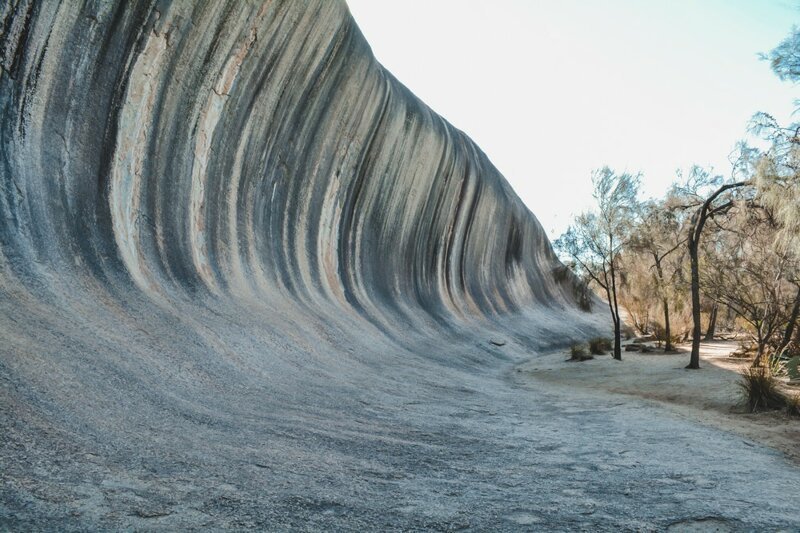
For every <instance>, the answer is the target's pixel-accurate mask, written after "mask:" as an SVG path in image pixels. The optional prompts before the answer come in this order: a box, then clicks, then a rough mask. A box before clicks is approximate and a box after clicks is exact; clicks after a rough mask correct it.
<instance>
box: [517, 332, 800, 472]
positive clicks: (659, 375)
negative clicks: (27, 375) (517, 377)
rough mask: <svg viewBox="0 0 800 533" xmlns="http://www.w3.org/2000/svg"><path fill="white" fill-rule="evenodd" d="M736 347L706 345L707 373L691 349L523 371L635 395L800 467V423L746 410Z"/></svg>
mask: <svg viewBox="0 0 800 533" xmlns="http://www.w3.org/2000/svg"><path fill="white" fill-rule="evenodd" d="M737 347H738V344H737V343H736V342H735V341H713V342H704V343H703V344H702V345H701V369H700V370H699V371H692V370H687V369H685V368H684V367H685V366H686V364H687V362H688V357H689V350H690V346H688V345H682V346H679V347H678V350H677V351H678V353H674V354H664V353H663V352H661V351H659V350H655V351H654V352H652V353H638V352H623V355H622V358H623V360H622V361H621V362H620V361H615V360H614V359H612V358H611V356H610V355H606V356H596V357H595V359H593V360H589V361H584V362H573V361H568V359H569V353H568V351H558V352H553V353H549V354H547V355H545V356H542V357H537V358H536V359H534V360H531V361H529V362H527V363H525V364H523V365H520V366H519V367H518V368H517V370H518V371H520V372H522V373H523V374H524V375H527V376H530V377H531V378H533V379H534V380H541V381H544V382H547V383H550V384H555V385H564V386H568V387H570V388H576V387H577V388H581V389H586V390H591V391H600V392H602V391H605V392H608V393H612V394H620V395H629V396H635V397H638V398H641V399H643V400H645V401H647V402H651V403H653V404H656V405H657V406H658V407H660V408H663V409H666V410H668V411H670V412H672V413H673V414H676V415H678V416H679V417H681V418H686V419H689V420H692V421H695V422H699V423H701V424H703V425H707V426H710V427H714V428H717V429H721V430H723V431H728V432H731V433H735V434H737V435H739V436H741V437H743V438H744V439H745V440H744V442H745V444H748V445H753V443H754V442H755V443H760V444H763V445H766V446H769V447H771V448H774V449H777V450H779V451H781V452H783V453H784V454H785V455H786V456H787V458H788V459H789V460H791V461H792V462H794V463H795V464H800V419H797V418H791V417H788V416H786V415H784V414H783V413H779V412H765V413H756V414H752V413H749V412H747V411H746V409H744V407H743V405H742V394H741V389H740V388H739V385H738V382H739V381H740V379H741V378H740V372H741V371H742V370H743V369H744V368H746V367H747V366H748V365H749V361H748V360H742V359H736V358H731V357H729V355H730V353H731V352H733V351H735V350H736V348H737ZM795 390H796V391H797V393H798V394H800V390H797V389H795Z"/></svg>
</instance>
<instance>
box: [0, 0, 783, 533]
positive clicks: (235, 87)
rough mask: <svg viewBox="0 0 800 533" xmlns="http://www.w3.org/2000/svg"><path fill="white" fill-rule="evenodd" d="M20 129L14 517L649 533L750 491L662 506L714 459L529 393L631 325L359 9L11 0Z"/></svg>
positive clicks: (6, 48) (629, 421) (5, 232)
mask: <svg viewBox="0 0 800 533" xmlns="http://www.w3.org/2000/svg"><path fill="white" fill-rule="evenodd" d="M410 38H411V37H410ZM0 115H1V120H0V140H1V141H2V142H0V434H2V437H1V438H0V464H2V465H3V467H2V468H1V469H0V480H2V484H0V487H1V488H0V527H2V528H6V527H7V528H11V529H19V530H25V529H61V530H85V529H141V528H146V529H149V528H163V529H168V530H176V529H189V528H200V527H204V528H214V529H218V528H226V527H229V528H234V529H245V528H260V529H265V528H266V529H273V530H285V529H292V528H304V529H312V530H314V529H325V530H330V529H349V530H354V529H372V530H381V529H454V528H462V527H464V528H474V529H477V530H481V529H495V530H497V529H500V530H502V529H514V530H516V529H519V528H520V527H521V526H528V527H533V528H539V527H542V524H553V525H558V524H564V525H565V527H567V528H569V527H572V526H575V527H594V528H595V529H597V528H603V527H607V528H609V529H619V528H623V529H624V528H640V527H643V525H644V526H648V527H650V526H652V527H666V526H667V525H668V524H669V523H671V522H670V516H671V512H672V511H674V510H675V509H678V508H682V509H683V508H686V507H687V506H688V507H692V506H693V507H692V509H691V510H692V511H693V512H694V514H693V515H697V516H705V515H708V514H709V513H710V511H709V509H708V507H709V506H713V505H714V502H715V501H717V500H715V499H714V497H713V496H714V495H715V494H717V495H719V494H725V495H726V496H728V495H730V494H734V493H736V490H734V488H733V487H732V485H734V484H735V481H736V480H735V479H734V478H733V477H726V476H725V475H722V474H720V476H721V479H720V480H718V484H717V485H715V486H714V487H710V488H708V489H704V488H702V487H701V488H699V489H698V490H708V491H711V492H713V494H711V495H710V496H709V498H707V499H706V500H705V502H706V503H704V501H702V500H698V502H696V503H693V504H687V502H685V501H684V500H683V499H680V498H677V497H676V496H675V492H676V491H675V490H672V489H669V490H668V489H663V490H662V492H661V493H659V494H657V495H655V494H654V495H651V494H648V493H647V492H646V491H644V490H643V489H642V487H644V486H646V485H647V484H648V480H650V479H661V478H663V477H664V476H665V471H664V470H665V469H668V470H669V471H670V472H673V471H680V472H683V471H684V470H686V472H685V474H687V475H688V474H690V473H691V472H692V471H693V470H696V465H692V464H691V461H690V462H688V463H687V462H680V463H679V462H676V460H675V458H674V457H672V455H670V454H667V453H666V452H664V451H660V450H661V449H660V448H659V449H655V448H653V446H652V442H653V441H652V440H649V439H648V438H643V439H639V440H638V441H635V442H628V441H629V440H630V439H628V438H627V436H626V435H627V434H626V433H624V432H622V430H620V429H619V428H620V427H622V426H623V425H625V427H629V428H632V429H629V431H632V432H636V431H646V428H647V427H649V420H647V419H645V418H641V417H639V418H637V416H639V415H637V413H638V411H631V412H632V413H633V414H631V413H627V414H626V411H625V409H623V408H617V407H612V406H611V404H610V403H609V402H607V401H606V400H602V401H596V400H586V401H581V400H575V399H570V398H566V397H565V396H564V395H563V394H561V393H559V392H558V391H556V390H549V389H547V390H545V389H542V390H541V391H538V392H531V391H528V390H523V389H520V388H518V387H516V386H514V384H513V382H512V380H510V379H509V378H508V375H507V372H508V370H509V369H510V368H511V365H513V363H515V362H519V361H521V360H523V359H526V358H529V357H531V356H533V355H534V354H535V353H536V351H537V350H543V349H545V348H547V347H549V346H552V345H561V344H566V343H568V342H569V341H570V340H571V339H583V338H586V337H587V336H590V335H593V334H597V333H598V332H599V331H600V330H601V329H602V318H601V317H600V316H599V314H597V313H592V312H590V311H588V310H587V309H586V307H587V301H586V299H585V296H581V295H582V294H583V292H582V291H581V290H579V289H580V287H579V286H578V285H577V283H576V281H575V279H574V277H572V275H571V274H569V272H565V269H564V268H563V266H562V265H561V264H560V263H559V261H558V260H557V258H556V256H555V255H554V253H553V251H552V249H551V247H550V244H549V242H548V240H547V237H546V235H545V233H544V232H543V231H542V228H541V226H540V225H539V223H538V222H537V221H536V219H535V217H534V216H533V215H532V214H531V213H530V212H529V211H528V210H527V209H526V207H525V206H524V205H523V204H522V202H521V201H520V200H519V198H518V197H517V196H516V194H514V192H513V191H512V190H511V188H510V187H509V185H508V183H507V182H506V181H505V179H504V178H503V177H502V176H501V175H500V174H499V173H498V171H497V170H496V169H495V167H494V166H493V165H492V164H491V162H490V161H489V159H488V158H487V156H486V155H485V154H484V153H483V152H482V151H481V150H480V149H479V148H478V147H477V146H476V145H475V144H474V143H473V142H472V141H471V140H470V139H469V138H468V137H467V136H466V135H464V134H463V133H462V132H460V131H459V130H457V129H456V128H454V127H453V126H452V125H450V124H449V123H447V122H446V121H445V120H443V119H442V118H441V117H439V116H438V115H437V114H435V113H434V112H433V111H432V110H430V109H429V108H428V107H427V106H425V105H424V104H423V103H422V102H420V101H419V100H418V99H417V98H416V97H415V96H414V95H413V94H412V93H411V92H410V91H409V90H408V89H406V88H405V87H404V86H403V85H402V84H401V83H399V82H398V81H397V80H396V79H395V78H394V77H392V76H391V74H389V73H388V72H387V71H386V70H384V69H383V68H382V67H381V65H379V64H378V63H377V61H376V60H375V58H374V57H373V55H372V53H371V51H370V48H369V46H368V44H367V43H366V42H365V40H364V39H363V37H362V35H361V33H360V31H359V30H358V27H357V26H356V24H355V22H354V21H353V20H352V18H351V17H350V15H349V13H348V10H347V6H346V5H345V3H344V2H342V1H338V0H309V1H256V0H254V1H242V2H217V1H200V0H198V1H193V2H182V1H181V2H177V1H169V0H159V1H154V2H147V1H145V2H138V3H131V2H86V3H79V2H57V1H48V0H42V1H33V0H12V1H11V2H5V3H4V4H3V6H2V7H0ZM542 179H545V178H542ZM579 297H580V298H579ZM486 339H491V341H490V344H491V345H490V344H487V342H486ZM501 346H502V347H503V349H502V350H500V349H498V348H499V347H501ZM622 415H626V418H625V420H624V421H623V419H622V418H620V416H622ZM598 420H603V421H604V423H605V424H606V425H603V426H600V425H598ZM608 428H616V429H613V430H612V431H608ZM676 428H677V430H676ZM709 431H710V430H706V429H703V428H699V427H695V426H692V425H691V424H689V423H687V422H681V421H677V422H675V425H674V426H673V427H670V430H669V435H670V437H671V438H672V437H673V436H674V435H675V434H677V435H679V436H678V437H677V438H673V442H675V445H676V446H677V445H681V444H686V445H692V444H696V443H697V442H703V443H705V442H707V441H708V440H709ZM662 437H663V436H662ZM711 437H712V439H711V440H712V441H713V439H721V438H723V437H720V436H719V435H718V434H711ZM652 439H656V440H658V436H654V437H652ZM553 441H555V442H553ZM617 441H620V442H617ZM622 441H625V442H626V444H625V447H626V448H627V449H631V450H632V452H631V455H632V457H635V458H638V459H639V461H638V464H639V465H640V466H641V468H640V471H639V472H636V473H635V474H628V473H627V472H626V471H625V470H624V469H625V468H629V466H630V464H634V463H633V462H631V463H626V465H621V466H620V468H616V467H615V466H613V465H614V464H615V461H618V459H617V458H616V456H615V455H608V454H607V453H606V448H613V447H617V448H619V447H620V446H621V442H622ZM542 446H552V448H546V449H548V450H551V451H548V452H546V453H542V452H539V451H537V450H538V449H544V448H542ZM706 448H707V447H706ZM703 453H705V452H700V453H699V455H698V460H700V459H703V460H707V459H708V457H707V456H705V455H703ZM628 460H629V461H634V459H628ZM776 460H777V459H776V458H775V457H773V456H772V455H769V454H766V453H764V452H763V451H762V450H761V449H756V448H754V449H752V450H750V451H747V452H746V453H744V454H743V456H742V459H741V461H742V462H743V464H747V465H749V466H748V467H747V468H759V467H760V466H759V465H762V466H763V464H764V463H765V462H770V461H776ZM581 462H591V463H593V464H594V463H596V464H610V465H612V466H609V467H608V468H606V469H603V470H600V469H597V468H594V469H589V468H584V469H583V470H577V469H575V468H574V467H575V466H576V463H581ZM770 464H771V463H770ZM623 466H624V468H623ZM617 470H619V471H617ZM610 471H613V472H615V473H613V474H609V473H608V472H610ZM576 472H584V473H576ZM779 477H780V476H778V477H776V478H775V479H778V478H779ZM781 479H782V481H781V483H782V486H784V487H788V486H791V485H792V484H793V483H794V484H795V486H796V483H797V479H798V477H797V474H796V472H794V471H790V472H786V473H784V474H783V478H781ZM623 484H624V485H625V486H632V487H634V489H636V488H637V487H638V488H639V490H633V491H632V492H631V493H632V494H635V495H637V498H639V503H640V504H641V505H638V506H631V505H630V502H629V498H628V497H622V496H619V495H618V492H619V491H617V490H616V489H615V487H617V486H619V485H623ZM570 490H572V491H574V490H580V491H581V492H580V494H581V498H582V499H583V500H585V505H584V507H581V508H580V509H578V510H577V511H576V510H575V509H574V508H572V506H570V505H568V504H567V503H568V502H569V501H571V500H572V499H574V498H575V497H574V496H565V495H566V494H575V493H574V492H572V493H570V492H564V491H570ZM619 493H620V494H621V492H619ZM748 494H750V492H748ZM752 494H756V495H758V496H757V498H763V499H765V500H766V501H774V498H772V495H771V493H770V491H769V490H766V489H765V488H763V487H760V488H758V490H753V491H752ZM592 495H594V497H591V496H592ZM601 495H602V496H601ZM708 502H710V503H708ZM665 506H666V507H665ZM723 506H724V504H723ZM589 508H590V509H591V514H586V509H589ZM521 509H524V510H525V511H524V512H522V511H520V510H521ZM665 509H666V510H665ZM728 511H729V512H731V513H732V514H736V513H737V512H738V513H740V514H741V511H737V510H736V508H734V507H731V508H730V509H728ZM681 516H686V515H685V514H683V515H681ZM748 516H750V518H746V517H745V518H742V520H744V521H743V522H741V523H744V524H747V523H748V522H747V520H756V521H761V520H762V519H764V516H762V515H759V514H758V513H753V514H750V515H748ZM507 517H512V518H511V519H509V518H507ZM768 519H769V520H772V523H774V524H777V525H785V524H787V523H788V524H791V519H790V518H787V515H786V514H782V511H780V510H778V511H775V510H774V509H773V510H772V511H771V514H770V515H769V517H768Z"/></svg>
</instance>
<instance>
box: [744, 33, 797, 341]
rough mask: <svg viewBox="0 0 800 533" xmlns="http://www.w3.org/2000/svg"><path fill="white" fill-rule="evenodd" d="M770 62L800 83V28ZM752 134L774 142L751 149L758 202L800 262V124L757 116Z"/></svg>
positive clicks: (788, 334) (783, 248) (788, 331)
mask: <svg viewBox="0 0 800 533" xmlns="http://www.w3.org/2000/svg"><path fill="white" fill-rule="evenodd" d="M762 58H763V59H766V60H768V61H769V62H770V64H771V66H772V71H773V72H774V73H775V75H777V76H778V78H780V79H781V80H782V81H790V82H792V83H798V82H800V28H798V27H793V28H792V30H791V32H790V33H789V35H788V36H787V37H786V39H784V40H783V41H782V42H781V43H780V44H779V45H778V46H777V47H775V49H774V50H772V51H771V52H770V53H769V54H765V55H763V56H762ZM795 103H796V104H797V109H796V110H795V113H796V112H797V111H800V101H796V102H795ZM751 131H753V132H754V133H756V134H757V135H759V136H761V137H762V138H763V139H765V140H767V141H768V142H769V143H770V146H769V148H768V149H767V150H766V151H764V152H759V151H757V150H751V151H749V152H748V153H749V154H750V155H751V156H753V159H754V160H755V164H754V166H755V172H754V174H755V182H756V187H757V190H758V196H757V201H758V202H759V203H761V204H762V205H764V206H766V207H767V208H769V209H771V210H772V211H773V213H774V215H775V219H776V221H777V224H778V227H779V231H778V235H777V238H776V242H775V244H776V246H777V247H778V249H779V252H784V253H788V254H790V255H791V256H793V257H794V259H795V260H798V259H800V123H798V122H795V123H793V124H790V125H789V126H787V127H781V126H780V124H778V121H777V120H775V118H774V117H772V116H771V115H769V114H767V113H757V114H756V115H755V116H754V117H753V119H752V121H751ZM789 277H790V278H792V280H793V283H794V284H795V285H796V286H797V292H796V294H795V298H794V302H793V305H792V311H791V313H790V315H789V318H788V320H787V323H786V327H785V329H784V334H783V338H782V341H781V344H780V346H779V347H778V351H777V355H781V354H782V353H783V351H784V350H785V349H786V348H787V347H788V346H789V343H790V342H791V339H792V334H793V332H794V329H795V327H796V324H797V321H798V316H800V274H798V273H797V272H794V273H792V274H790V276H789Z"/></svg>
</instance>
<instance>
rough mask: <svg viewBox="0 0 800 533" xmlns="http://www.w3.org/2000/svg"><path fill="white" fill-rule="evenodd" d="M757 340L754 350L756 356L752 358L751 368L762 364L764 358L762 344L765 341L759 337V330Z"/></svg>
mask: <svg viewBox="0 0 800 533" xmlns="http://www.w3.org/2000/svg"><path fill="white" fill-rule="evenodd" d="M757 342H758V351H757V352H756V358H755V359H754V360H753V368H758V367H760V366H764V365H763V363H762V359H763V358H764V345H765V344H766V341H765V340H764V339H762V338H761V331H759V332H758V340H757ZM766 366H769V365H766Z"/></svg>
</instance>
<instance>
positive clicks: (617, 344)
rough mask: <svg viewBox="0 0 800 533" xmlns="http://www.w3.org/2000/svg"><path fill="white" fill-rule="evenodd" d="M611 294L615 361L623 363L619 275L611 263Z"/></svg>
mask: <svg viewBox="0 0 800 533" xmlns="http://www.w3.org/2000/svg"><path fill="white" fill-rule="evenodd" d="M611 288H612V290H611V292H612V295H613V296H614V359H616V360H617V361H622V331H621V330H622V328H621V327H620V322H621V321H620V318H619V303H618V302H617V274H616V271H615V267H614V262H613V261H612V262H611Z"/></svg>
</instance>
